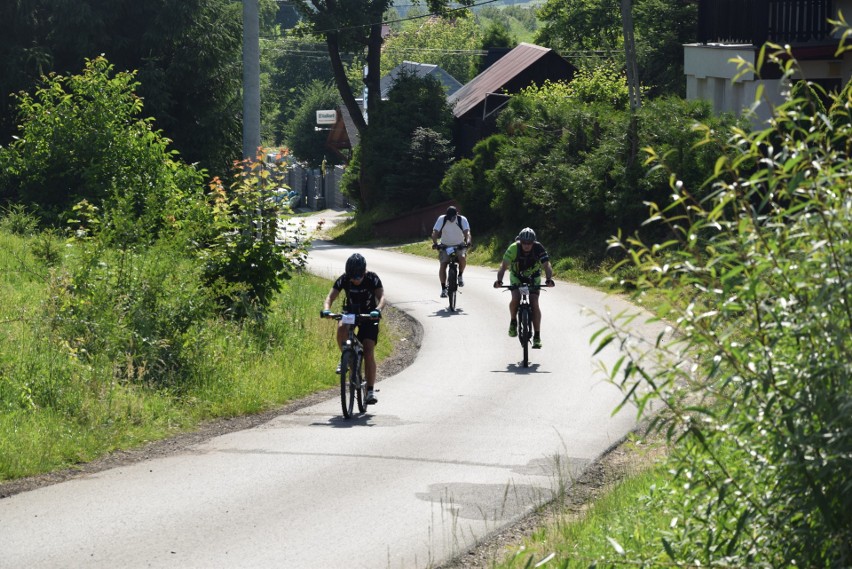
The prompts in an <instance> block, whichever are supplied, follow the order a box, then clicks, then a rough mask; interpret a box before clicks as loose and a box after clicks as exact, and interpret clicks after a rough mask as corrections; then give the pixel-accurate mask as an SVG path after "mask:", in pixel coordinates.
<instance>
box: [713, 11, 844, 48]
mask: <svg viewBox="0 0 852 569" xmlns="http://www.w3.org/2000/svg"><path fill="white" fill-rule="evenodd" d="M833 4H834V2H832V0H699V3H698V40H699V41H700V42H702V43H739V44H752V45H763V44H764V43H766V42H767V41H771V42H773V43H778V44H782V45H783V44H803V43H810V42H821V41H826V40H828V39H829V35H830V33H831V26H830V25H829V24H828V18H836V17H837V15H836V14H835V13H834V11H833V10H834V7H833Z"/></svg>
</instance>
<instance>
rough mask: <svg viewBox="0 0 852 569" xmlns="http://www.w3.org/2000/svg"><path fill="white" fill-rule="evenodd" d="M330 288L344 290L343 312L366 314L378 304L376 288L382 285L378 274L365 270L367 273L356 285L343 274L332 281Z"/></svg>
mask: <svg viewBox="0 0 852 569" xmlns="http://www.w3.org/2000/svg"><path fill="white" fill-rule="evenodd" d="M332 288H334V289H335V290H336V291H338V292H340V291H344V292H345V293H346V302H345V303H344V305H343V310H344V312H349V313H353V314H367V313H369V312H370V311H372V310H375V309H376V307H377V306H378V305H379V301H378V299H376V290H377V289H380V288H384V287H382V280H381V279H380V278H379V275H377V274H376V273H374V272H371V271H367V274H365V275H364V278H363V279H361V282H360V283H358V284H357V285H356V284H355V283H353V282H352V281H351V280H350V279H349V277H348V276H346V275H345V274H343V275H340V277H338V279H337V280H336V281H334V285H332Z"/></svg>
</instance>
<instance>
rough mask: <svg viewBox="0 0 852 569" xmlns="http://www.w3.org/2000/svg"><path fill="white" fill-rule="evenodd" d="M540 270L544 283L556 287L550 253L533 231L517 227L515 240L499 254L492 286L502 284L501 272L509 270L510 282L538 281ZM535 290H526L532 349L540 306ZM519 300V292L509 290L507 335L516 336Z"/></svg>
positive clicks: (536, 342) (538, 335) (538, 340)
mask: <svg viewBox="0 0 852 569" xmlns="http://www.w3.org/2000/svg"><path fill="white" fill-rule="evenodd" d="M542 269H544V275H545V281H544V284H545V286H548V287H551V286H556V283H554V282H553V267H551V266H550V256H549V255H548V254H547V251H546V250H545V248H544V245H542V244H541V243H539V242H538V241H536V237H535V231H533V230H532V229H530V228H529V227H525V228H523V229H521V232H520V233H518V237H517V238H516V240H515V242H514V243H512V244H511V245H509V247H508V248H507V249H506V252H505V253H504V254H503V262H502V263H501V264H500V268H499V269H497V280H496V281H495V282H494V288H498V287H501V286H503V275H504V274H505V272H506V270H509V282H510V283H511V284H519V283H522V282H524V283H528V284H536V285H540V284H541V270H542ZM538 297H539V291H538V290H535V289H531V290H530V305H531V306H532V309H533V322H532V324H533V345H532V347H533V348H535V349H539V348H541V309H540V308H539V304H538ZM520 302H521V293H520V292H519V291H518V290H517V289H516V290H513V291H512V300H511V301H510V302H509V315H510V317H511V320H510V321H509V336H511V337H513V338H514V337H516V336H517V335H518V305H519V304H520Z"/></svg>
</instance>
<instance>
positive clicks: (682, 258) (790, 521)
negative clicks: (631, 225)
mask: <svg viewBox="0 0 852 569" xmlns="http://www.w3.org/2000/svg"><path fill="white" fill-rule="evenodd" d="M765 57H766V58H767V59H769V60H771V61H773V62H774V63H776V64H778V65H779V66H782V65H784V63H783V62H789V61H791V60H792V57H791V55H790V53H789V52H785V51H784V50H783V49H781V48H780V47H777V46H772V47H771V50H770V52H768V53H766V55H765ZM741 66H742V68H743V71H747V70H749V69H748V66H747V65H746V64H745V62H742V63H741ZM786 69H787V73H788V78H789V79H792V75H793V73H794V72H795V71H796V69H795V64H790V65H788V66H787V67H786ZM818 89H819V88H818V87H815V86H809V85H807V84H805V83H797V84H795V83H794V88H793V89H792V90H791V94H790V98H789V101H788V102H786V103H785V104H783V105H781V106H779V107H778V108H776V109H775V112H774V120H773V123H772V125H771V126H770V127H769V128H767V129H765V130H761V131H756V132H747V131H744V130H740V129H733V130H731V131H727V132H726V131H712V130H710V129H708V128H706V127H699V130H700V131H702V132H704V133H705V135H706V137H707V138H706V141H707V142H708V143H711V142H713V141H714V140H716V142H717V143H718V144H722V146H723V149H724V152H723V153H722V154H721V155H720V157H719V159H718V161H717V162H716V166H715V169H714V173H713V175H712V176H711V177H710V178H709V179H708V180H707V181H706V182H704V183H702V184H700V185H699V186H692V185H690V184H687V183H684V181H683V178H682V177H681V176H680V173H679V172H678V171H677V170H674V169H671V168H669V166H668V164H667V159H668V156H667V155H665V154H661V153H656V152H654V151H653V149H650V148H649V149H648V154H649V164H650V165H652V166H653V167H654V168H655V169H656V170H657V171H662V172H666V173H668V174H669V180H670V183H671V192H672V193H671V197H670V199H669V200H666V201H662V202H659V203H652V204H651V206H650V208H651V212H650V218H649V223H656V224H662V225H664V226H666V227H668V229H669V230H670V231H669V238H668V239H666V240H662V241H653V240H647V239H643V238H640V237H637V236H629V235H625V236H623V237H620V238H613V239H612V240H611V245H612V246H613V247H616V248H619V249H621V250H623V251H625V252H626V253H627V256H626V257H625V260H624V261H623V262H622V264H623V265H631V266H633V268H634V269H635V270H636V271H637V274H636V277H635V278H633V279H632V287H633V288H634V291H635V292H634V298H635V299H637V300H640V299H641V298H642V297H643V296H644V295H646V294H648V293H654V294H656V295H661V296H662V297H663V298H664V299H665V302H662V303H659V304H653V305H647V304H646V307H647V308H648V309H650V310H651V311H652V312H653V314H654V316H655V317H657V318H662V319H664V320H665V321H668V322H671V323H672V325H673V326H675V327H676V329H677V334H676V335H675V339H674V340H671V341H658V343H657V345H656V349H655V350H653V351H650V352H649V351H646V350H641V349H639V348H638V345H639V344H638V343H637V340H638V339H637V338H633V337H632V335H631V332H630V326H629V323H630V321H631V320H632V319H634V318H636V317H637V316H638V315H634V314H625V315H620V316H616V317H613V318H612V320H611V321H609V324H608V326H606V327H604V328H602V329H601V330H600V331H599V332H598V333H597V334H596V335H595V337H594V341H595V343H596V345H598V346H599V348H600V347H603V346H605V345H607V344H609V343H612V342H616V343H617V344H618V345H620V346H621V347H622V351H623V352H624V358H623V359H621V360H620V361H619V362H618V363H617V364H615V365H614V367H613V368H612V369H609V370H606V372H607V373H608V375H609V377H610V380H611V381H612V382H613V383H615V384H617V385H619V386H620V387H621V388H622V389H623V390H624V393H625V399H624V403H625V404H632V405H635V406H636V408H637V409H638V410H639V414H640V416H643V415H647V418H648V419H649V420H650V421H651V424H652V427H653V429H654V432H657V433H659V434H661V435H664V437H665V439H667V443H668V455H667V458H666V459H665V460H664V461H662V462H660V463H657V464H654V465H652V466H651V467H650V468H649V469H648V471H647V472H644V473H641V474H639V475H637V476H634V477H631V478H629V479H628V480H627V481H626V482H624V483H623V484H621V485H619V486H617V487H616V488H614V489H613V490H612V491H611V492H610V493H609V494H608V495H607V497H605V498H604V499H602V500H598V501H597V502H596V503H595V504H594V505H593V506H592V507H591V509H590V511H589V512H587V514H586V515H585V516H583V520H582V521H581V522H579V523H567V522H564V520H565V519H567V518H562V519H560V521H557V522H556V523H555V524H553V525H552V526H549V527H546V528H542V529H541V530H540V531H539V532H537V533H536V534H535V535H534V536H533V537H532V538H531V539H529V540H528V541H527V542H526V543H525V544H524V545H523V546H522V548H521V549H519V550H517V551H515V552H513V553H512V554H511V555H510V556H509V557H508V558H506V559H505V560H503V561H502V562H500V563H496V564H495V566H497V567H532V566H536V567H539V566H547V567H624V566H654V567H659V566H677V567H708V566H709V567H713V566H722V567H765V568H776V567H847V566H849V564H850V561H851V560H852V549H850V544H852V502H850V499H852V498H850V496H852V493H850V490H852V487H850V484H851V483H850V480H849V476H848V473H849V472H850V470H851V469H852V452H850V451H851V450H852V446H850V445H852V443H850V437H849V433H850V432H852V415H850V413H849V411H850V409H852V386H850V371H852V369H851V368H850V362H852V312H850V302H852V296H850V285H849V278H848V275H849V270H850V267H852V235H850V228H852V206H851V205H850V204H852V194H850V183H849V179H850V173H852V161H850V158H849V141H850V140H852V114H850V109H852V85H847V86H846V87H845V89H843V90H842V92H840V93H839V94H838V93H832V94H825V93H821V92H820V91H819V90H818ZM820 95H823V96H824V98H821V97H820ZM825 99H828V100H829V104H828V106H825V105H824V104H823V100H825ZM702 196H703V197H702ZM639 317H641V316H639ZM652 409H653V411H652Z"/></svg>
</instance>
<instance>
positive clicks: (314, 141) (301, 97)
mask: <svg viewBox="0 0 852 569" xmlns="http://www.w3.org/2000/svg"><path fill="white" fill-rule="evenodd" d="M295 98H296V99H297V100H298V101H299V107H298V108H297V109H296V113H295V116H294V117H293V120H292V121H290V122H289V123H288V124H287V126H286V127H285V129H284V132H285V136H286V140H287V146H288V148H289V149H290V151H291V152H292V153H293V155H294V156H295V157H296V158H297V159H298V160H301V161H304V162H307V163H308V164H309V165H310V166H311V167H313V168H318V167H319V166H320V164H322V161H323V160H324V159H327V160H328V161H329V162H331V163H332V164H334V163H336V162H337V156H336V155H334V154H333V153H331V154H330V153H329V152H328V149H327V148H326V146H325V142H326V139H327V138H328V132H326V131H324V130H320V131H317V130H316V112H317V111H319V110H322V109H336V108H337V106H338V105H339V103H340V96H339V95H338V93H337V90H336V89H335V88H334V87H332V86H331V84H326V83H322V82H320V81H314V82H312V83H309V84H308V85H306V86H305V87H303V88H302V89H300V90H299V92H298V93H297V96H296V97H295Z"/></svg>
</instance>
